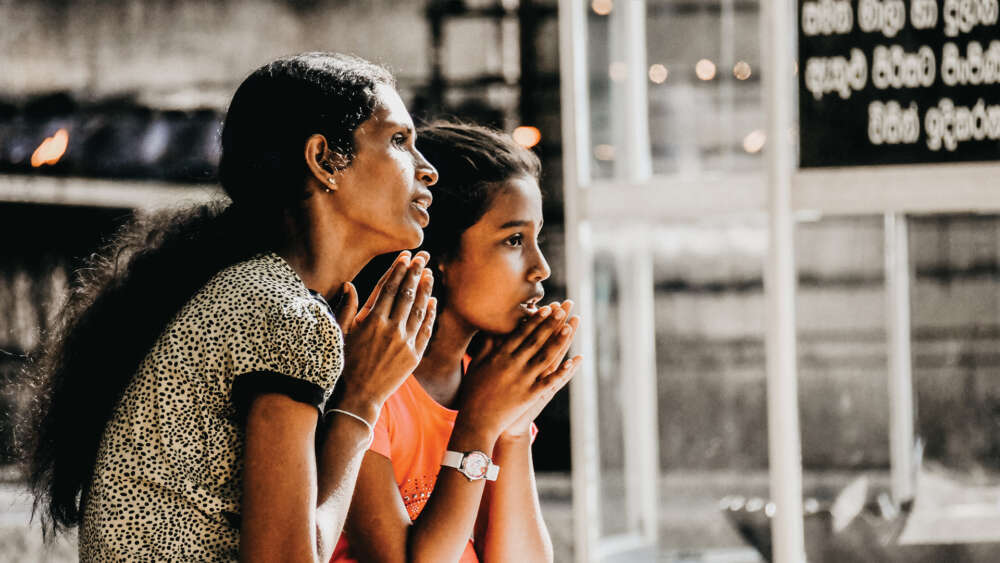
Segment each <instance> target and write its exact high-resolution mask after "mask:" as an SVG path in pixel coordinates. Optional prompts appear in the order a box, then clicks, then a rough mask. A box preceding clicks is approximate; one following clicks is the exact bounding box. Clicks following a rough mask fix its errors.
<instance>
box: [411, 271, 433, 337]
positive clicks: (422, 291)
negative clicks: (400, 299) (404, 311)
mask: <svg viewBox="0 0 1000 563" xmlns="http://www.w3.org/2000/svg"><path fill="white" fill-rule="evenodd" d="M433 288H434V274H432V273H431V271H430V270H428V269H427V268H424V269H423V270H422V271H421V272H420V283H419V284H417V297H416V298H415V299H414V301H413V308H411V309H410V317H409V319H408V320H407V321H406V334H408V335H410V336H412V335H414V334H416V332H417V330H419V329H420V325H421V324H423V320H424V315H426V314H427V301H428V300H429V299H430V298H431V290H432V289H433Z"/></svg>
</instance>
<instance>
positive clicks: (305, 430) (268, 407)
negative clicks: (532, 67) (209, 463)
mask: <svg viewBox="0 0 1000 563" xmlns="http://www.w3.org/2000/svg"><path fill="white" fill-rule="evenodd" d="M316 418H317V413H316V407H314V406H312V405H308V404H305V403H300V402H298V401H295V400H294V399H291V398H289V397H286V396H285V395H281V394H277V393H269V394H263V395H260V396H259V397H257V398H256V399H254V401H253V402H252V403H251V406H250V412H249V414H248V416H247V425H246V453H245V464H244V473H243V501H242V515H241V516H242V522H241V528H240V560H241V561H277V562H281V561H296V562H298V561H325V559H322V558H321V556H322V554H321V553H317V547H318V543H317V530H318V529H319V530H331V529H334V527H336V528H337V529H339V525H338V523H337V522H336V519H337V512H338V511H337V510H331V509H329V507H330V506H331V504H336V503H338V502H342V503H343V506H345V507H346V506H347V505H348V503H349V502H350V490H347V498H346V499H343V498H342V495H343V489H344V488H345V487H346V488H348V489H349V488H350V485H352V484H353V483H354V479H355V478H356V475H357V466H358V462H359V461H360V459H361V454H362V452H363V450H364V447H365V446H366V444H367V440H368V430H367V429H366V428H364V427H363V426H362V425H361V424H360V423H355V426H354V427H352V426H351V425H350V424H349V422H348V421H336V422H334V423H332V424H331V429H330V432H331V436H336V437H337V438H338V439H337V440H336V441H334V440H329V441H328V442H329V443H334V442H336V446H335V447H330V448H325V450H329V453H328V452H327V451H324V454H323V456H322V458H321V463H322V467H323V471H322V473H323V474H324V478H323V479H321V480H320V482H319V484H320V486H319V488H318V487H317V468H316V453H315V449H314V448H315V446H314V444H315V442H314V433H315V429H316ZM338 485H339V486H338ZM318 489H319V490H318ZM319 491H322V492H319ZM338 497H339V498H338ZM317 502H318V503H319V506H320V507H327V508H326V509H324V510H317V509H316V506H317ZM341 512H342V511H341ZM342 521H343V518H342V516H341V525H342ZM323 543H324V547H325V544H326V543H328V542H323ZM332 550H333V547H332V546H330V547H329V549H324V551H330V552H332ZM326 557H327V559H328V558H329V554H327V556H326Z"/></svg>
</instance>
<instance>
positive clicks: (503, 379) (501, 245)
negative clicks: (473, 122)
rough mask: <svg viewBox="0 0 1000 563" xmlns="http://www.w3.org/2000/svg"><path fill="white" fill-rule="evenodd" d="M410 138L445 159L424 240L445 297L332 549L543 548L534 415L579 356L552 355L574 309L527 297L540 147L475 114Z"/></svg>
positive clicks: (460, 551) (496, 551)
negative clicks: (476, 344)
mask: <svg viewBox="0 0 1000 563" xmlns="http://www.w3.org/2000/svg"><path fill="white" fill-rule="evenodd" d="M418 143H419V144H418V146H419V147H420V150H421V151H423V152H425V154H427V155H428V158H430V159H431V160H432V161H433V162H435V165H436V166H438V167H439V169H440V170H441V171H442V174H441V177H442V179H443V180H442V182H441V183H439V185H438V186H437V187H436V188H435V204H434V205H435V208H434V222H433V223H432V224H431V226H430V227H429V228H428V229H427V230H426V232H425V241H424V246H423V248H424V249H427V250H430V251H431V256H433V258H432V261H431V266H430V267H431V268H432V269H433V271H434V275H435V277H436V282H435V290H436V292H437V293H438V296H439V298H440V299H441V310H440V314H439V315H438V321H437V326H436V329H435V333H434V336H433V338H432V339H431V343H430V345H429V347H428V349H427V353H426V354H425V356H424V358H423V360H422V361H421V362H420V365H419V366H418V367H417V369H416V370H415V372H414V374H413V376H412V377H410V378H408V379H407V380H406V382H405V383H404V384H403V386H402V387H401V388H400V389H399V390H398V391H397V392H396V393H395V394H394V395H393V396H392V397H391V398H390V399H389V401H388V402H387V403H386V407H385V409H384V410H383V412H382V415H381V417H380V418H379V420H378V423H377V424H376V429H375V440H374V442H373V443H372V446H371V449H370V451H369V452H368V453H367V454H366V455H365V459H364V462H363V463H362V467H361V473H360V475H359V477H358V485H357V490H356V491H355V502H353V503H352V505H351V509H350V514H349V517H348V521H347V524H346V529H345V534H344V537H343V538H342V540H341V542H340V544H338V546H337V549H336V551H335V553H334V561H350V560H352V558H356V559H358V560H361V561H366V562H368V561H390V562H402V561H413V560H416V561H434V562H446V561H463V562H467V561H478V560H484V561H540V560H543V561H550V560H551V559H552V547H551V541H550V539H549V535H548V532H547V530H546V528H545V524H544V522H543V520H542V516H541V511H540V507H539V503H538V496H537V492H536V490H535V483H534V472H533V469H532V462H531V441H532V438H533V424H532V420H533V419H534V418H535V417H536V416H537V415H538V414H539V412H541V410H542V409H543V408H544V407H545V405H546V404H547V403H548V402H549V400H550V399H551V398H552V396H553V395H554V394H555V392H556V391H557V390H559V389H560V388H561V387H562V386H563V385H565V384H566V382H567V381H568V380H569V378H570V377H571V376H572V374H573V372H574V371H575V369H576V366H577V364H578V362H579V361H580V358H579V357H576V358H573V359H571V360H568V361H567V362H565V363H564V364H559V363H558V362H559V361H560V359H561V358H562V356H563V355H564V354H565V353H566V351H567V349H568V347H569V344H570V341H571V339H572V336H573V333H574V331H575V329H576V326H577V324H578V322H579V319H578V318H576V317H574V318H572V319H568V316H569V309H570V305H571V304H570V303H569V302H567V303H564V304H562V305H559V304H553V305H551V306H544V307H537V303H538V301H539V300H540V299H541V298H542V295H543V291H542V285H541V284H542V282H543V281H544V280H545V279H546V278H548V276H549V266H548V264H547V263H546V261H545V258H544V257H543V256H542V254H541V251H540V250H539V248H538V238H537V237H538V233H539V231H540V230H541V228H542V204H541V202H542V199H541V193H540V191H539V187H538V176H539V172H540V165H539V161H538V159H537V157H535V155H534V154H533V153H531V152H530V151H527V150H525V149H523V148H521V147H519V146H518V145H516V144H515V143H514V142H513V140H512V139H510V138H509V137H507V136H506V135H502V134H500V133H497V132H495V131H492V130H489V129H485V128H482V127H475V126H468V125H455V124H437V125H433V126H431V127H428V128H426V129H422V130H421V132H420V140H419V141H418ZM477 334H481V337H483V336H484V337H485V338H483V339H482V348H481V349H480V350H478V352H477V353H476V354H475V359H472V360H469V358H468V357H467V356H466V354H467V352H468V350H469V347H470V343H471V342H472V341H473V338H474V337H476V335H477ZM497 335H504V336H497ZM497 467H498V469H497ZM470 538H473V539H470Z"/></svg>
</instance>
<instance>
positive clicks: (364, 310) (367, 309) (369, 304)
mask: <svg viewBox="0 0 1000 563" xmlns="http://www.w3.org/2000/svg"><path fill="white" fill-rule="evenodd" d="M409 257H410V251H409V250H404V251H403V252H400V253H399V255H398V256H396V259H395V260H394V261H393V262H392V266H389V269H388V270H386V271H385V273H384V274H382V277H381V278H379V280H378V283H377V284H375V289H373V290H372V292H371V294H370V295H369V296H368V299H366V300H365V305H364V306H363V307H361V310H360V311H358V314H357V316H356V317H355V322H357V321H363V320H364V319H365V317H367V316H368V313H371V311H372V309H373V308H374V307H375V302H376V301H378V296H379V295H381V294H382V287H383V286H385V282H386V281H387V280H388V279H389V276H390V275H392V272H393V269H395V267H396V264H397V263H398V262H399V261H400V260H403V259H404V258H409Z"/></svg>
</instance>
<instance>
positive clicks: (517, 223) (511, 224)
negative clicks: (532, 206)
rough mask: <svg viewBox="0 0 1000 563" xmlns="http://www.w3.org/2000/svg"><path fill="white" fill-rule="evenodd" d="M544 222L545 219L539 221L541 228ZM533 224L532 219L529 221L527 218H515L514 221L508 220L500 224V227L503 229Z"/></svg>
mask: <svg viewBox="0 0 1000 563" xmlns="http://www.w3.org/2000/svg"><path fill="white" fill-rule="evenodd" d="M544 223H545V221H544V220H543V221H542V222H541V223H539V224H538V226H539V228H541V226H542V224H544ZM531 225H532V222H531V221H527V220H525V219H515V220H514V221H507V222H506V223H504V224H503V225H500V229H501V230H503V229H511V228H513V227H530V226H531Z"/></svg>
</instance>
